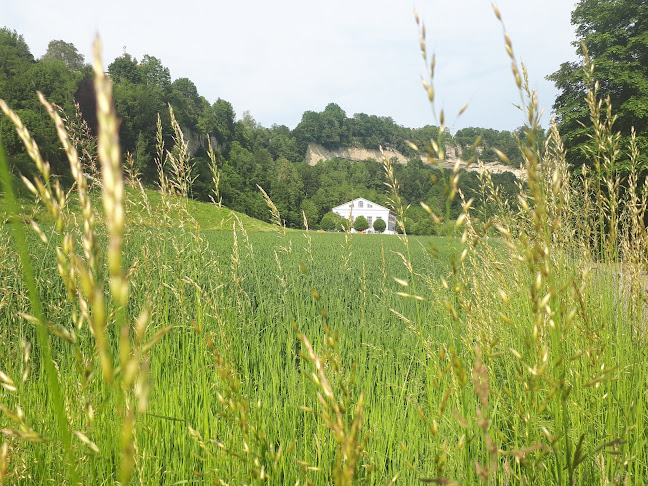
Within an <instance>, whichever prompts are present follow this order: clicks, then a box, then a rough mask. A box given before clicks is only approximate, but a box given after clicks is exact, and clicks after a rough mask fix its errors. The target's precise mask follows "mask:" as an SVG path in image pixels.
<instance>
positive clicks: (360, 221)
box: [353, 216, 369, 231]
mask: <svg viewBox="0 0 648 486" xmlns="http://www.w3.org/2000/svg"><path fill="white" fill-rule="evenodd" d="M353 229H355V230H356V231H366V230H367V229H369V222H368V221H367V218H365V217H364V216H358V217H357V218H356V219H355V221H354V222H353Z"/></svg>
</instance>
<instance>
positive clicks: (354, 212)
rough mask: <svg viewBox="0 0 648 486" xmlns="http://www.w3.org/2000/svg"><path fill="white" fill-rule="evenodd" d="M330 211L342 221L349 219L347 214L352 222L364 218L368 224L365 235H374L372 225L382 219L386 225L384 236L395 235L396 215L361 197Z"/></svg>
mask: <svg viewBox="0 0 648 486" xmlns="http://www.w3.org/2000/svg"><path fill="white" fill-rule="evenodd" d="M331 211H333V212H334V213H337V214H339V215H340V216H342V217H343V218H344V219H349V214H351V216H352V218H353V220H354V221H355V219H356V218H357V217H358V216H364V217H365V218H367V222H368V223H369V229H368V230H367V233H375V231H374V229H373V224H374V222H375V221H376V220H377V219H382V220H383V221H384V222H385V224H386V225H387V227H386V228H385V231H384V234H386V235H394V234H396V213H394V212H393V211H390V210H389V209H387V208H386V207H384V206H381V205H380V204H376V203H375V202H371V201H369V200H368V199H365V198H363V197H357V198H355V199H354V200H353V201H349V202H346V203H344V204H340V205H339V206H336V207H334V208H333V209H332V210H331ZM352 231H355V230H352Z"/></svg>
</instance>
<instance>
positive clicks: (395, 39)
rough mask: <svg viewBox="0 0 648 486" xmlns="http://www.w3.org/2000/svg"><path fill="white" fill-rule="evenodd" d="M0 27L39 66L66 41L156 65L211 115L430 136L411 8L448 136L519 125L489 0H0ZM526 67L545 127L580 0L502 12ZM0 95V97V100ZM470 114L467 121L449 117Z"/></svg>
mask: <svg viewBox="0 0 648 486" xmlns="http://www.w3.org/2000/svg"><path fill="white" fill-rule="evenodd" d="M2 3H3V4H4V5H3V6H2V16H1V17H0V26H6V27H9V28H11V29H15V30H16V31H18V33H19V34H22V35H23V36H24V38H25V41H26V42H27V44H28V45H29V47H30V48H31V51H32V54H34V56H35V57H37V58H38V57H40V56H42V55H43V54H44V53H45V51H46V49H47V44H48V43H49V41H50V40H55V39H60V40H64V41H66V42H71V43H73V44H74V45H75V46H76V48H77V49H78V50H79V52H81V53H82V54H83V55H84V56H85V57H86V62H89V61H90V60H91V51H92V42H93V39H94V35H95V33H97V32H98V33H99V34H100V36H101V38H102V41H103V44H104V62H105V64H106V65H108V64H109V63H110V62H112V60H113V59H114V58H115V57H117V56H120V55H121V54H122V53H123V52H124V50H125V51H126V52H128V53H130V54H131V55H133V56H135V57H136V58H137V59H138V60H139V59H141V58H142V56H143V55H144V54H149V55H151V56H155V57H157V58H159V59H160V60H161V61H162V63H163V64H164V65H165V66H167V67H168V68H169V69H170V71H171V77H172V79H177V78H180V77H187V78H189V79H191V80H192V81H193V82H194V83H195V84H196V86H197V88H198V92H199V93H200V94H201V95H202V96H204V97H205V98H207V100H209V101H210V102H211V103H213V102H214V101H216V99H217V98H219V97H220V98H223V99H226V100H228V101H229V102H231V103H232V105H233V107H234V110H235V111H236V113H237V115H238V116H239V117H240V116H241V115H242V114H243V112H245V111H249V112H250V113H251V114H252V116H253V117H254V118H255V119H256V120H257V121H258V122H259V123H261V124H262V125H264V126H266V127H270V126H271V125H272V124H274V123H277V124H284V125H287V126H289V127H290V128H294V127H295V125H296V124H297V123H299V121H300V119H301V115H302V113H303V112H304V111H306V110H313V111H321V110H323V109H324V107H325V106H326V105H327V104H328V103H330V102H335V103H337V104H339V105H340V106H341V107H342V109H344V110H345V111H346V113H347V116H349V117H351V116H353V114H354V113H359V112H361V113H366V114H369V115H381V116H390V117H392V118H393V119H394V120H395V121H396V122H397V123H399V124H401V125H404V126H408V127H420V126H423V125H426V124H436V123H435V118H434V116H433V111H432V109H431V108H430V105H429V103H428V102H427V96H426V93H425V92H424V90H423V88H422V85H421V76H423V75H425V73H426V72H427V68H426V66H425V65H424V64H423V60H422V58H421V56H420V51H419V47H418V30H417V27H416V23H415V21H414V14H413V11H414V8H416V9H417V10H418V12H419V15H420V18H421V20H422V21H423V22H425V24H426V28H427V40H428V51H429V52H434V53H436V57H437V63H436V73H435V88H436V96H437V110H438V109H439V108H443V109H444V110H445V116H446V123H447V125H448V126H449V127H450V129H451V130H452V131H456V130H457V129H459V128H462V127H466V126H479V127H485V128H495V129H498V130H504V129H506V130H512V129H514V128H516V127H518V126H520V125H522V123H523V120H524V116H523V114H522V113H520V112H519V111H518V110H517V109H516V108H514V107H513V104H514V103H519V101H520V98H519V95H518V92H517V89H516V86H515V82H514V79H513V76H512V74H511V70H510V62H509V60H508V57H507V55H506V51H505V49H504V40H503V34H502V29H501V26H500V25H499V22H498V21H497V19H496V18H495V15H494V14H493V11H492V7H491V2H490V1H489V0H413V1H412V0H319V1H312V0H274V1H268V0H238V1H237V0H227V1H225V0H211V1H200V0H183V1H177V0H176V1H169V0H155V1H138V0H130V1H125V0H111V1H106V0H103V1H102V2H97V1H95V0H54V1H52V0H2ZM496 3H497V5H498V7H499V9H500V11H501V13H502V16H503V19H504V22H505V24H506V27H507V30H508V32H509V34H510V36H511V38H512V40H513V49H514V51H515V53H516V55H517V56H519V58H521V59H522V60H524V62H525V63H526V64H527V66H528V69H529V75H530V81H531V84H532V86H533V87H534V88H536V89H537V91H538V95H539V100H540V106H541V107H543V108H544V109H545V112H546V113H547V115H546V116H545V117H544V121H543V123H544V125H545V126H546V125H548V120H549V118H548V115H549V113H550V112H551V106H552V105H553V102H554V98H555V96H556V94H557V91H556V90H555V88H554V86H553V83H551V82H549V81H545V79H544V77H545V76H546V75H548V74H550V73H552V72H554V71H556V70H557V69H558V67H559V65H560V63H562V62H564V61H568V60H569V61H573V60H576V56H575V53H574V47H573V46H572V45H571V42H572V41H573V40H574V39H575V35H574V27H573V26H572V25H571V24H570V13H571V11H572V10H573V8H574V6H575V4H576V0H499V1H498V2H496ZM0 97H1V94H0ZM466 102H469V107H468V109H467V111H466V112H465V113H464V114H463V115H462V116H461V117H459V118H457V113H458V112H459V110H460V109H461V107H462V106H463V105H464V104H465V103H466Z"/></svg>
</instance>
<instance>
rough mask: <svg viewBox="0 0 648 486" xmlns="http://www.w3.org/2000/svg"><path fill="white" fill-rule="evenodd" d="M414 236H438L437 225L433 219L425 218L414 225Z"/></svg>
mask: <svg viewBox="0 0 648 486" xmlns="http://www.w3.org/2000/svg"><path fill="white" fill-rule="evenodd" d="M413 234H415V235H422V236H431V235H436V234H437V225H436V224H435V223H434V221H432V219H431V218H425V219H422V220H421V221H419V222H418V223H416V224H414V228H413Z"/></svg>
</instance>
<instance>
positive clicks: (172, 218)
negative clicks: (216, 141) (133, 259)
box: [0, 190, 274, 232]
mask: <svg viewBox="0 0 648 486" xmlns="http://www.w3.org/2000/svg"><path fill="white" fill-rule="evenodd" d="M144 194H145V195H144V196H142V194H141V193H140V192H138V191H133V190H128V191H127V199H126V205H127V206H126V207H127V211H126V217H127V225H129V226H137V225H146V226H151V227H157V226H160V225H167V226H176V227H180V226H192V225H195V226H197V227H198V229H200V230H201V231H232V227H233V224H234V223H235V222H236V218H238V219H239V221H240V222H241V224H242V225H243V227H244V228H245V230H246V231H249V232H264V231H273V230H274V228H273V226H272V225H270V224H268V223H265V222H263V221H259V220H258V219H255V218H252V217H250V216H248V215H246V214H243V213H240V212H237V211H232V210H231V209H229V208H226V207H224V206H223V207H218V206H216V205H214V204H211V203H205V202H201V201H196V200H193V199H186V200H182V199H180V198H176V199H175V201H171V204H165V202H164V200H163V198H162V195H161V194H160V193H159V192H157V191H152V190H145V191H144ZM18 204H19V206H20V212H21V213H20V219H21V220H23V221H26V222H27V221H30V220H32V219H33V220H35V221H36V222H38V223H39V224H48V223H51V222H52V220H51V217H50V216H49V214H47V212H46V211H45V209H44V208H43V206H42V205H40V204H36V203H34V201H33V197H31V195H30V194H25V193H24V192H22V191H21V194H20V195H19V196H18ZM69 205H70V206H69V207H70V212H71V214H73V215H74V217H77V218H79V220H80V218H81V212H80V208H79V205H78V203H77V201H76V199H75V198H74V196H72V199H71V200H70V201H69ZM94 206H95V207H96V208H100V207H101V199H100V197H99V195H97V196H96V197H95V199H94ZM183 208H186V212H185V210H184V209H183ZM7 219H8V210H7V205H6V203H5V201H4V198H3V196H2V195H0V223H5V222H6V221H7ZM192 220H193V221H192Z"/></svg>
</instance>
